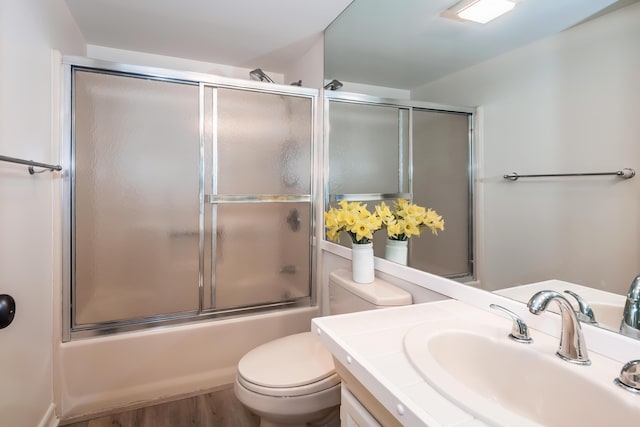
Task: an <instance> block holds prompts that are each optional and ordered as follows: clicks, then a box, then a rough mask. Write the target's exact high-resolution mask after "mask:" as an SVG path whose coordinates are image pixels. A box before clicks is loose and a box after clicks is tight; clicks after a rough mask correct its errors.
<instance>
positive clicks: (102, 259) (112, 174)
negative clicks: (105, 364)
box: [72, 70, 200, 325]
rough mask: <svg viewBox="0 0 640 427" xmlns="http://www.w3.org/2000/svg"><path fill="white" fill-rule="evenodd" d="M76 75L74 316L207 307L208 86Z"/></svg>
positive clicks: (117, 317)
mask: <svg viewBox="0 0 640 427" xmlns="http://www.w3.org/2000/svg"><path fill="white" fill-rule="evenodd" d="M74 80H75V81H74V83H75V91H74V115H75V117H74V119H75V127H74V139H75V144H74V147H75V150H74V154H75V159H74V160H75V161H74V184H75V185H74V200H73V202H74V203H73V205H74V211H75V212H74V216H73V219H74V220H75V221H74V224H73V236H74V239H73V242H72V244H73V255H74V256H73V259H72V262H73V270H74V272H75V278H74V279H75V280H74V283H75V286H74V293H73V295H72V297H73V302H74V304H73V309H74V313H73V314H74V317H73V318H74V323H75V324H76V325H94V324H99V323H103V322H114V321H122V320H126V319H134V318H143V317H148V316H158V315H166V314H170V313H178V312H188V311H195V310H197V309H198V275H199V273H198V271H199V266H198V236H199V233H198V212H199V202H198V193H199V190H198V176H199V172H198V169H199V168H198V165H199V145H200V144H199V132H198V86H197V85H188V84H181V83H173V82H165V81H159V80H148V79H140V78H133V77H129V76H123V75H113V74H104V73H96V72H92V71H79V70H78V71H76V72H75V73H74Z"/></svg>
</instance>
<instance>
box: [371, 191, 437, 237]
mask: <svg viewBox="0 0 640 427" xmlns="http://www.w3.org/2000/svg"><path fill="white" fill-rule="evenodd" d="M376 213H377V215H378V217H380V219H381V221H382V224H383V225H384V226H385V227H386V228H387V236H388V237H389V238H390V239H393V240H407V239H408V238H410V237H411V236H420V235H421V234H422V231H423V229H424V228H425V227H428V228H429V229H430V230H431V232H432V233H433V234H436V235H437V234H438V230H444V220H443V219H442V217H441V216H440V215H438V214H437V212H436V211H434V210H433V209H425V208H424V207H422V206H419V205H416V204H413V203H410V202H409V201H408V200H406V199H398V200H397V201H396V202H395V203H394V205H393V211H391V209H389V207H388V206H387V205H386V204H385V203H384V202H382V203H380V205H378V206H376ZM389 214H390V215H389Z"/></svg>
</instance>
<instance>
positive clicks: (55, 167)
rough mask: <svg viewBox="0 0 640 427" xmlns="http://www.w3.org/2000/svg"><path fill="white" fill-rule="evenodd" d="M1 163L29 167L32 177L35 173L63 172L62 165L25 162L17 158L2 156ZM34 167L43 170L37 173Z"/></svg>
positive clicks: (0, 157)
mask: <svg viewBox="0 0 640 427" xmlns="http://www.w3.org/2000/svg"><path fill="white" fill-rule="evenodd" d="M0 161H2V162H9V163H18V164H20V165H27V166H29V167H28V170H29V173H30V174H31V175H33V174H34V173H42V172H46V171H50V172H53V171H61V170H62V166H60V165H50V164H48V163H40V162H34V161H32V160H23V159H18V158H16V157H8V156H0ZM34 167H36V168H42V170H40V171H36V170H35V169H34Z"/></svg>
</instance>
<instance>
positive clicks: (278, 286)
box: [215, 203, 310, 309]
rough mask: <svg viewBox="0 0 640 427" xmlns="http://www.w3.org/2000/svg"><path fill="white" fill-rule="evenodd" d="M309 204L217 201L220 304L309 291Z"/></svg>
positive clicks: (217, 290)
mask: <svg viewBox="0 0 640 427" xmlns="http://www.w3.org/2000/svg"><path fill="white" fill-rule="evenodd" d="M309 209H310V205H309V203H253V204H251V203H247V204H228V205H218V206H217V217H218V221H217V224H218V226H217V236H218V239H217V255H216V259H215V284H216V286H215V307H216V308H217V309H226V308H234V307H244V306H250V305H256V304H263V303H270V302H278V301H287V300H294V299H297V298H302V297H307V296H309V295H310V287H309V278H310V276H309V262H310V252H309V251H310V246H309V235H310V226H309V224H310V211H309Z"/></svg>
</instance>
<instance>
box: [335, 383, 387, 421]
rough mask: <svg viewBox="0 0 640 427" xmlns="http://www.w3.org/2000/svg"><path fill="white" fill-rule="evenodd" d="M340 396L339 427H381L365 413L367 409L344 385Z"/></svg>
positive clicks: (371, 416)
mask: <svg viewBox="0 0 640 427" xmlns="http://www.w3.org/2000/svg"><path fill="white" fill-rule="evenodd" d="M341 394H342V396H341V399H340V426H341V427H381V424H380V423H379V422H378V421H376V419H375V418H374V417H373V415H371V414H370V413H369V411H367V408H365V407H364V405H362V403H360V401H359V400H358V399H356V397H355V396H354V395H353V394H351V392H350V391H349V389H348V388H347V387H345V386H344V385H342V391H341Z"/></svg>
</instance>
